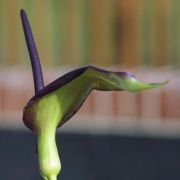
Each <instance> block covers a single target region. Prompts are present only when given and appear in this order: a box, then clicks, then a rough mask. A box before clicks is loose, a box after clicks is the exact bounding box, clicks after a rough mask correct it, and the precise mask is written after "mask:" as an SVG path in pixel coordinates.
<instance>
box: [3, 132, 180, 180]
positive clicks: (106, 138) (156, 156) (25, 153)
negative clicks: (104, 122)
mask: <svg viewBox="0 0 180 180" xmlns="http://www.w3.org/2000/svg"><path fill="white" fill-rule="evenodd" d="M57 143H58V147H59V150H60V155H61V161H62V171H61V175H60V176H59V178H58V179H60V180H111V179H112V180H136V179H137V180H170V179H173V180H179V179H180V139H167V138H166V139H157V138H142V137H141V138H140V137H139V138H138V137H128V136H113V135H99V136H98V135H88V134H87V135H85V134H84V135H83V134H70V133H69V134H67V133H63V134H58V136H57ZM35 144H36V138H35V136H33V135H32V134H31V133H30V132H29V133H27V132H18V131H17V132H15V131H0V180H1V179H2V180H11V179H12V180H16V179H17V180H35V179H36V180H40V179H41V177H40V175H39V172H38V169H37V168H38V167H37V157H36V155H35Z"/></svg>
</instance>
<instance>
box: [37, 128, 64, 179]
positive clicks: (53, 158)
mask: <svg viewBox="0 0 180 180" xmlns="http://www.w3.org/2000/svg"><path fill="white" fill-rule="evenodd" d="M55 133H56V128H54V127H49V126H48V128H44V129H43V130H42V131H41V132H40V133H39V134H38V136H37V137H38V158H39V167H40V171H41V174H42V176H43V177H44V178H46V179H47V180H56V179H57V175H58V174H59V172H60V169H61V164H60V159H59V155H58V150H57V146H56V141H55Z"/></svg>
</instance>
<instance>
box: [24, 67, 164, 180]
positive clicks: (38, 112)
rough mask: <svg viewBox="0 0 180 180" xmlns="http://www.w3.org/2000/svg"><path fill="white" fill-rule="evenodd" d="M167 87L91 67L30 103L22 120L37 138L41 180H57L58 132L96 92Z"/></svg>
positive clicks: (58, 168) (132, 90)
mask: <svg viewBox="0 0 180 180" xmlns="http://www.w3.org/2000/svg"><path fill="white" fill-rule="evenodd" d="M166 83H167V81H166V82H163V83H157V84H155V83H154V84H145V83H142V82H140V81H138V80H136V78H135V77H134V76H132V75H129V74H128V73H127V74H119V73H116V72H108V73H107V72H105V71H99V70H97V69H96V68H93V67H89V68H87V70H86V71H85V72H84V73H82V74H81V75H80V76H78V77H76V78H74V79H73V80H72V81H71V82H69V83H67V84H65V85H64V86H63V87H61V88H57V89H55V90H54V91H52V92H50V93H49V94H46V95H44V96H42V97H40V98H39V99H38V98H37V99H35V100H33V101H32V102H31V103H29V104H28V105H27V106H26V107H25V109H24V116H23V120H24V122H25V124H26V125H27V126H28V127H29V128H31V129H32V130H33V131H34V132H35V133H36V134H37V137H38V157H39V166H40V171H41V174H42V176H43V177H46V178H47V179H48V180H53V179H54V180H55V179H56V177H57V175H58V173H59V172H60V169H61V164H60V160H59V156H58V150H57V147H56V142H55V133H56V129H57V127H58V126H59V125H60V124H63V123H64V122H65V121H67V120H68V119H69V118H70V117H71V116H72V115H73V114H74V113H75V112H76V111H77V110H78V109H79V108H80V106H81V105H82V104H83V102H84V101H85V99H86V98H87V96H88V95H89V93H90V92H91V91H92V90H93V89H95V90H102V91H112V90H115V91H124V90H125V91H129V92H138V91H142V90H145V89H151V88H157V87H160V86H162V85H164V84H166Z"/></svg>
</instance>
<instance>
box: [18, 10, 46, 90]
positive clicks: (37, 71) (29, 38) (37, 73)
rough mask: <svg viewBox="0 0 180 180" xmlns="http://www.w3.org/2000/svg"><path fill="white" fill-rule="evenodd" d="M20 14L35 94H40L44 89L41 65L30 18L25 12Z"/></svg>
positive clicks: (22, 11)
mask: <svg viewBox="0 0 180 180" xmlns="http://www.w3.org/2000/svg"><path fill="white" fill-rule="evenodd" d="M20 14H21V20H22V25H23V30H24V35H25V39H26V43H27V47H28V51H29V55H30V59H31V65H32V71H33V78H34V88H35V93H38V92H39V91H40V90H42V89H43V88H44V81H43V75H42V70H41V64H40V60H39V56H38V53H37V49H36V45H35V42H34V38H33V34H32V31H31V27H30V24H29V21H28V18H27V16H26V13H25V11H24V10H21V12H20Z"/></svg>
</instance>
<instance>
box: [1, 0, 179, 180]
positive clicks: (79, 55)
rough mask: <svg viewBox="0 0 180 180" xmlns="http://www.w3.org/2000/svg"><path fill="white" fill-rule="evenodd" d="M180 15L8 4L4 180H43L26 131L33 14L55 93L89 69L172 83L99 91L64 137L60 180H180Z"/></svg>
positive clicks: (128, 3) (133, 6)
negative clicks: (71, 74)
mask: <svg viewBox="0 0 180 180" xmlns="http://www.w3.org/2000/svg"><path fill="white" fill-rule="evenodd" d="M179 6H180V1H179V0H133V1H132V0H99V1H97V0H53V1H48V0H44V1H42V0H37V1H35V0H32V1H26V0H16V1H10V0H0V179H28V180H30V179H33V178H34V179H40V176H39V174H38V171H37V169H38V165H37V159H36V156H35V145H36V138H35V136H33V135H32V134H31V133H30V131H28V130H27V129H26V128H25V126H24V125H23V122H22V112H23V107H24V106H25V105H26V103H27V101H28V100H29V99H30V98H31V97H32V96H33V95H34V87H33V78H32V73H31V65H30V59H29V54H28V51H27V47H26V43H25V40H24V34H23V29H22V25H21V20H20V16H19V11H20V9H22V8H23V9H25V10H26V12H27V15H28V18H29V21H30V24H31V27H32V31H33V34H34V37H35V41H36V44H37V49H38V52H39V56H40V59H41V63H42V69H43V73H44V80H45V82H46V84H48V83H50V82H52V81H53V80H55V79H56V78H58V77H59V76H61V75H63V74H64V73H66V72H68V71H70V70H72V69H74V68H77V67H80V66H86V65H89V64H91V65H94V66H98V67H102V68H106V69H110V70H116V71H117V70H119V71H130V72H132V73H134V74H135V75H136V77H137V78H138V79H139V80H142V81H145V82H159V81H164V80H170V82H169V84H167V85H166V86H165V87H163V88H159V89H154V90H149V91H144V92H141V93H136V94H133V93H128V92H118V93H117V92H99V91H94V92H92V93H91V95H90V96H89V97H88V99H87V101H86V102H85V103H84V105H83V107H82V108H81V109H80V111H78V113H77V114H76V115H75V116H74V117H73V118H72V119H71V120H70V121H68V122H67V123H66V124H65V125H64V126H63V127H62V128H61V129H59V130H58V136H57V142H58V146H59V150H60V154H61V159H62V163H63V164H62V173H61V175H60V177H59V178H60V179H65V180H71V179H78V180H79V179H87V180H109V179H114V180H132V179H139V180H141V179H146V180H148V179H149V180H150V179H154V180H161V179H163V180H166V179H174V180H176V179H178V180H179V178H180V172H179V168H177V167H178V165H179V163H180V153H179V149H180V139H179V138H180V79H179V76H180V72H179V68H180V33H179V32H180V11H179V8H178V7H179ZM10 172H11V173H10Z"/></svg>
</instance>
